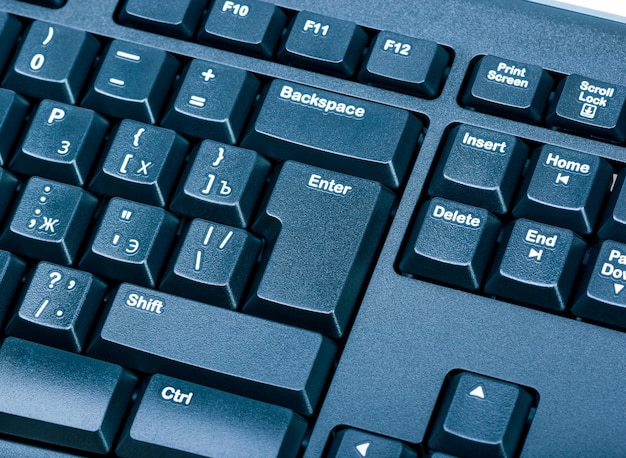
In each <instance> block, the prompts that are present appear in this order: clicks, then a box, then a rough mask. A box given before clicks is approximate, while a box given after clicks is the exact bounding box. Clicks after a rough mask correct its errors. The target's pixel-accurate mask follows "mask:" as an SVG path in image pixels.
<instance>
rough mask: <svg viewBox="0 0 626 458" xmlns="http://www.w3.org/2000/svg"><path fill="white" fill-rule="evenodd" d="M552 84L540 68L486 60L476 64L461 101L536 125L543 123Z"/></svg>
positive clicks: (518, 63)
mask: <svg viewBox="0 0 626 458" xmlns="http://www.w3.org/2000/svg"><path fill="white" fill-rule="evenodd" d="M552 83H553V80H552V77H551V76H550V75H549V74H548V73H547V72H546V71H545V70H543V69H542V68H541V67H538V66H537V65H529V64H525V63H522V62H515V61H511V60H508V59H501V58H499V57H495V56H484V57H482V58H481V59H480V60H479V61H478V62H476V63H475V64H474V70H473V71H472V74H471V77H470V79H469V82H468V84H467V89H466V90H465V92H464V93H463V95H462V98H461V101H462V103H463V105H466V106H468V107H472V108H476V109H477V110H480V111H485V112H487V113H492V114H495V115H502V116H505V117H515V118H517V119H520V120H523V121H528V122H533V123H535V122H539V121H540V120H541V115H542V113H543V110H544V107H545V105H546V102H547V101H548V96H549V95H550V90H551V89H552Z"/></svg>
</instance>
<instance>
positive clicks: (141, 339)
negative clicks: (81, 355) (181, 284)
mask: <svg viewBox="0 0 626 458" xmlns="http://www.w3.org/2000/svg"><path fill="white" fill-rule="evenodd" d="M110 303H111V307H110V310H109V311H108V312H107V314H106V316H105V317H104V320H103V322H102V323H101V325H100V327H99V328H98V330H97V331H96V332H95V336H94V340H93V342H92V343H91V346H90V347H89V349H88V351H87V353H88V354H89V355H92V356H95V357H97V358H103V359H106V360H109V361H114V362H117V363H118V364H122V365H123V366H125V367H129V368H133V369H136V370H139V371H142V372H147V373H150V374H154V373H162V374H166V375H172V376H174V375H176V376H177V377H180V378H182V379H185V380H189V381H192V382H195V383H202V384H204V385H210V386H211V387H213V388H217V389H221V390H227V391H229V392H232V393H235V394H240V395H243V396H247V397H251V398H254V399H258V400H260V401H265V402H270V403H272V404H277V405H280V406H283V407H287V408H289V409H292V410H294V411H296V412H297V413H300V414H303V415H311V414H312V413H313V410H314V409H315V406H316V404H317V402H318V400H319V397H320V393H321V391H322V389H323V387H324V383H325V380H326V377H327V376H328V371H329V369H330V366H331V363H332V359H333V355H334V352H335V346H334V345H333V344H332V343H331V342H330V341H329V340H327V339H326V338H324V337H322V336H321V335H319V334H317V333H314V332H311V331H306V330H304V329H298V328H294V327H291V326H285V325H283V324H280V323H274V322H271V321H266V320H263V319H260V318H257V317H253V316H249V315H244V314H242V313H238V312H234V311H232V310H226V309H223V308H220V307H214V306H211V305H207V304H202V303H200V302H194V301H191V300H188V299H183V298H180V297H177V296H172V295H170V294H165V293H161V292H157V291H152V290H149V289H147V288H142V287H139V286H134V285H130V284H123V285H121V286H120V288H119V289H118V291H117V294H115V297H114V298H112V299H111V301H110ZM287 343H288V344H287Z"/></svg>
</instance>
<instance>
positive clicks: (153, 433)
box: [116, 374, 307, 457]
mask: <svg viewBox="0 0 626 458" xmlns="http://www.w3.org/2000/svg"><path fill="white" fill-rule="evenodd" d="M156 418H158V419H159V420H158V421H155V419H156ZM306 427H307V426H306V422H305V421H304V419H302V417H300V416H298V415H296V414H295V413H293V412H292V411H291V410H289V409H287V408H285V407H279V406H275V405H272V404H267V403H265V402H261V401H255V400H253V399H248V398H245V397H242V396H238V395H236V394H231V393H227V392H225V391H219V390H216V389H213V388H208V387H205V386H201V385H196V384H195V383H190V382H186V381H183V380H179V379H175V378H172V377H167V376H165V375H160V374H157V375H154V376H152V377H151V378H150V381H149V383H148V384H147V386H146V388H145V391H144V392H143V395H142V397H141V400H140V401H139V402H138V403H136V404H135V407H134V408H133V411H132V412H131V415H130V420H129V421H128V423H127V425H126V427H125V428H124V431H123V433H122V436H121V439H120V443H119V445H118V447H117V450H116V452H117V455H118V456H121V457H135V456H168V457H190V456H214V457H218V456H219V457H238V456H258V457H264V456H267V457H269V456H274V457H290V456H296V454H297V453H298V449H299V448H300V444H301V442H302V439H303V437H304V433H305V431H306Z"/></svg>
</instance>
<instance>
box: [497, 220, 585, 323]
mask: <svg viewBox="0 0 626 458" xmlns="http://www.w3.org/2000/svg"><path fill="white" fill-rule="evenodd" d="M584 251H585V243H584V242H583V241H582V239H581V238H580V237H578V236H577V235H576V234H574V233H573V232H571V231H570V230H568V229H561V228H559V227H554V226H548V225H547V224H541V223H536V222H534V221H529V220H526V219H519V220H516V221H515V222H514V223H511V224H510V225H509V226H508V227H507V228H506V231H505V233H504V237H503V238H502V242H501V243H500V247H499V249H498V252H497V254H496V258H495V261H494V264H493V268H492V269H491V272H490V274H489V277H488V279H487V284H486V285H485V292H486V293H487V294H493V295H494V296H499V297H503V298H506V299H512V300H514V301H520V302H524V303H527V304H531V305H535V306H537V307H541V308H545V309H548V310H555V311H564V310H565V307H566V305H567V301H568V298H569V295H570V293H571V291H572V288H573V286H574V281H575V279H576V275H577V273H578V268H579V266H580V262H581V260H582V256H583V253H584Z"/></svg>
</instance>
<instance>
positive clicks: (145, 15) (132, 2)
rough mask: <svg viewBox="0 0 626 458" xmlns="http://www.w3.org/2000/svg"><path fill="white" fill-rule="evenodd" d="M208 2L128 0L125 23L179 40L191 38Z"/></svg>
mask: <svg viewBox="0 0 626 458" xmlns="http://www.w3.org/2000/svg"><path fill="white" fill-rule="evenodd" d="M204 4H205V0H177V1H175V2H172V1H171V0H127V1H126V3H125V4H124V6H122V9H121V10H120V14H119V21H120V23H121V24H124V25H128V26H131V27H138V28H140V29H145V30H149V31H151V32H156V33H159V34H164V35H172V36H174V37H179V38H191V36H192V35H193V32H194V30H195V29H196V24H197V23H198V19H199V18H200V17H201V16H202V10H203V9H204Z"/></svg>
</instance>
